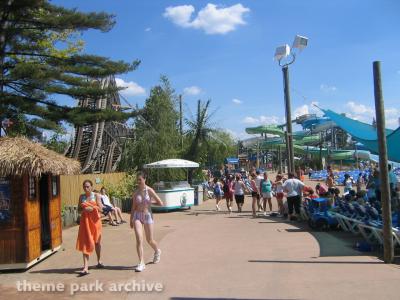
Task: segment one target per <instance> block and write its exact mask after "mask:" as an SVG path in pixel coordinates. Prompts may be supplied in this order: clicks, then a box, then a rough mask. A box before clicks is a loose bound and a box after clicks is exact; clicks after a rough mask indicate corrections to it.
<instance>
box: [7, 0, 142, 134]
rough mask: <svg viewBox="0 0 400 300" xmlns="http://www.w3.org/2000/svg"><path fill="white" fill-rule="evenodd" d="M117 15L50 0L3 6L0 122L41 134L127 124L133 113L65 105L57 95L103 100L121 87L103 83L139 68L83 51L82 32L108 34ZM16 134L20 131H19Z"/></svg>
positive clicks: (14, 1) (25, 0)
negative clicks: (64, 126)
mask: <svg viewBox="0 0 400 300" xmlns="http://www.w3.org/2000/svg"><path fill="white" fill-rule="evenodd" d="M114 24H115V20H114V16H112V15H110V14H106V13H104V12H101V13H93V12H90V13H83V12H79V11H77V10H76V9H66V8H63V7H60V6H56V5H53V4H51V3H50V2H49V1H48V0H5V1H1V2H0V99H1V102H0V119H5V118H10V119H12V120H17V119H18V118H19V119H21V116H24V122H26V128H28V129H29V130H25V131H23V130H22V133H24V134H27V135H30V136H39V135H40V131H41V130H42V129H50V130H56V129H59V128H60V126H61V123H60V122H61V121H63V120H65V121H67V122H70V123H73V124H77V125H82V124H85V123H90V122H95V121H97V120H99V119H102V120H124V119H127V118H129V117H130V116H132V113H122V112H116V111H113V110H105V111H99V110H95V109H88V108H86V109H82V108H71V107H67V106H60V105H58V104H57V103H56V101H55V100H54V96H56V95H65V96H68V97H72V98H75V99H86V98H92V99H98V98H100V97H105V96H107V94H108V93H113V92H116V90H118V88H102V87H101V86H100V83H99V81H98V80H91V78H96V79H97V78H101V77H105V76H108V75H114V74H120V73H125V72H128V71H131V70H134V69H135V68H136V67H137V66H138V64H139V61H134V62H133V63H126V62H123V61H113V60H110V59H108V58H106V57H101V56H97V55H90V54H86V53H84V52H83V51H82V50H83V42H82V41H81V40H80V39H79V33H80V32H82V31H85V30H89V29H96V30H101V31H103V32H106V31H109V30H110V29H111V28H112V27H113V25H114ZM14 131H15V130H14Z"/></svg>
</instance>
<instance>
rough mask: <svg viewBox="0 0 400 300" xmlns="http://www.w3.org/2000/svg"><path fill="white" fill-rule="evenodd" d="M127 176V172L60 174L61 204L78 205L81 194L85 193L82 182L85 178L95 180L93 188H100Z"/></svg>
mask: <svg viewBox="0 0 400 300" xmlns="http://www.w3.org/2000/svg"><path fill="white" fill-rule="evenodd" d="M124 176H125V173H123V172H122V173H106V174H82V175H68V176H67V175H62V176H60V191H61V204H62V205H64V206H75V205H78V199H79V195H81V194H82V193H83V189H82V183H83V181H84V180H85V179H89V180H91V181H92V182H93V186H94V187H93V188H94V189H96V190H100V188H101V187H102V186H103V185H104V184H105V183H111V184H116V183H118V182H120V181H121V180H122V179H123V178H124Z"/></svg>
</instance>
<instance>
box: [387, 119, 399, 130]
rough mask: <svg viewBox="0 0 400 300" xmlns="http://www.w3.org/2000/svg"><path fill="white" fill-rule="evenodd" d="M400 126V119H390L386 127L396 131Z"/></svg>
mask: <svg viewBox="0 0 400 300" xmlns="http://www.w3.org/2000/svg"><path fill="white" fill-rule="evenodd" d="M399 126H400V119H399V118H388V119H386V127H389V128H392V129H395V128H397V127H399Z"/></svg>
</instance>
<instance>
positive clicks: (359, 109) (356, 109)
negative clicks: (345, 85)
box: [346, 101, 375, 116]
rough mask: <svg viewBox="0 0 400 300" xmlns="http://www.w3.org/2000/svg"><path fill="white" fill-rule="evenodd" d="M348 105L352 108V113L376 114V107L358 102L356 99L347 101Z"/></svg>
mask: <svg viewBox="0 0 400 300" xmlns="http://www.w3.org/2000/svg"><path fill="white" fill-rule="evenodd" d="M346 107H347V108H348V109H349V110H350V113H353V114H357V115H368V116H372V115H374V113H375V112H374V109H372V108H371V107H369V106H366V105H364V104H357V103H355V102H354V101H349V102H347V103H346Z"/></svg>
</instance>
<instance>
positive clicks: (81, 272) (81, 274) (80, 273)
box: [78, 270, 89, 277]
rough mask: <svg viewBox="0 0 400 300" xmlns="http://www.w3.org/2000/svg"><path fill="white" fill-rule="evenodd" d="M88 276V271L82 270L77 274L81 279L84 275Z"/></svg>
mask: <svg viewBox="0 0 400 300" xmlns="http://www.w3.org/2000/svg"><path fill="white" fill-rule="evenodd" d="M88 274H89V271H88V270H83V271H80V272H79V274H78V277H82V276H85V275H88Z"/></svg>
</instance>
